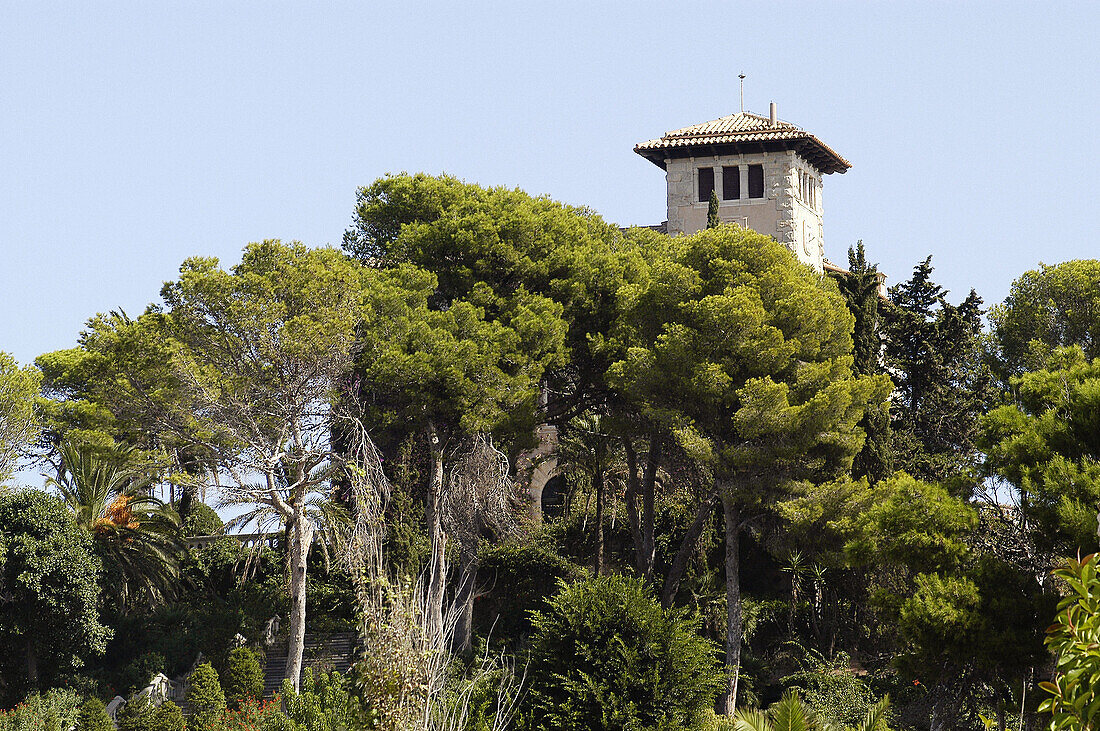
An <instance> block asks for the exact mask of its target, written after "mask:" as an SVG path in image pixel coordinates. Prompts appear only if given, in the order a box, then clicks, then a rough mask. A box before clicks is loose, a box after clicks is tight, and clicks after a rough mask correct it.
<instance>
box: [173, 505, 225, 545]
mask: <svg viewBox="0 0 1100 731" xmlns="http://www.w3.org/2000/svg"><path fill="white" fill-rule="evenodd" d="M224 530H225V523H223V522H222V519H221V518H220V517H218V513H217V511H215V510H214V508H212V507H210V506H209V505H207V504H206V503H202V502H198V501H195V502H193V503H191V509H190V510H188V511H187V515H185V516H183V532H184V533H185V534H186V535H187V536H188V537H189V538H190V537H191V536H216V535H219V534H220V533H222V532H223V531H224Z"/></svg>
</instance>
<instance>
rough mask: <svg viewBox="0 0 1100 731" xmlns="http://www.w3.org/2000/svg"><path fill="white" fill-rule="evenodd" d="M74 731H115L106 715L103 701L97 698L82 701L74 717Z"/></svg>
mask: <svg viewBox="0 0 1100 731" xmlns="http://www.w3.org/2000/svg"><path fill="white" fill-rule="evenodd" d="M75 731H115V725H114V723H112V722H111V717H110V716H108V715H107V709H106V708H105V707H104V706H103V701H101V700H99V699H98V698H89V699H88V700H86V701H84V704H83V705H82V706H80V713H78V714H77V717H76V729H75Z"/></svg>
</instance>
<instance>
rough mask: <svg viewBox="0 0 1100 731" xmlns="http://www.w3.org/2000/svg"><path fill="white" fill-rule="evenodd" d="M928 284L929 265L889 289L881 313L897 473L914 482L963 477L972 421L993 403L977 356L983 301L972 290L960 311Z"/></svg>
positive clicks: (970, 455) (971, 452) (969, 459)
mask: <svg viewBox="0 0 1100 731" xmlns="http://www.w3.org/2000/svg"><path fill="white" fill-rule="evenodd" d="M947 294H948V293H947V292H946V291H945V290H944V289H943V288H942V287H941V286H940V285H938V284H936V283H935V282H934V281H932V260H931V257H929V258H927V259H925V260H924V261H923V262H921V263H920V264H918V265H917V266H916V267H914V269H913V275H912V277H910V279H909V280H908V281H905V282H901V283H899V284H897V285H895V286H893V287H891V288H890V304H889V305H888V306H887V307H886V308H885V311H884V319H885V333H886V347H885V361H886V367H887V370H888V371H889V373H890V374H891V377H892V378H893V380H894V382H895V384H896V386H897V392H896V394H895V398H894V409H893V410H892V416H893V432H894V435H893V441H894V452H895V454H896V464H895V466H896V467H897V468H899V469H904V470H905V471H907V472H909V473H910V474H912V475H913V476H915V477H920V478H922V479H927V480H944V479H948V478H956V477H960V476H962V479H961V480H960V482H961V484H962V485H963V487H960V488H959V489H969V487H967V486H966V485H967V482H968V480H969V479H972V478H970V477H967V476H966V475H965V473H966V472H967V470H968V467H969V466H970V465H972V464H973V462H974V458H975V446H974V439H975V436H976V434H977V429H978V419H979V417H980V416H981V415H982V413H984V411H985V409H986V408H987V406H988V405H989V403H990V401H991V399H992V392H991V388H990V378H989V375H988V372H987V370H986V369H985V368H984V367H983V365H982V363H981V357H980V340H979V335H980V333H981V328H982V321H981V315H982V310H981V305H982V300H981V298H980V297H979V296H978V295H977V293H975V292H973V291H971V292H970V293H969V294H968V295H967V296H966V298H965V299H964V300H963V301H962V302H961V303H960V304H958V305H952V304H951V303H950V302H948V301H947Z"/></svg>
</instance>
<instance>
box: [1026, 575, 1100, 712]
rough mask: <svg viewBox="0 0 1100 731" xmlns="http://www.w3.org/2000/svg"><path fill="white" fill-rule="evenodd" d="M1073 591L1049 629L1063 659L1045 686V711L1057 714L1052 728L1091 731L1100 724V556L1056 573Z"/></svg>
mask: <svg viewBox="0 0 1100 731" xmlns="http://www.w3.org/2000/svg"><path fill="white" fill-rule="evenodd" d="M1053 574H1054V576H1056V577H1058V578H1059V579H1061V580H1062V581H1063V582H1065V585H1066V587H1068V589H1069V591H1068V592H1067V594H1068V595H1067V596H1066V598H1064V599H1063V600H1062V601H1061V602H1059V603H1058V616H1057V617H1056V618H1055V619H1054V624H1052V625H1051V626H1050V627H1048V628H1047V639H1046V643H1047V647H1049V648H1050V651H1051V652H1052V653H1054V656H1055V657H1057V658H1058V663H1057V667H1056V670H1055V672H1054V677H1053V678H1051V681H1050V682H1048V681H1044V682H1042V683H1039V686H1040V687H1041V688H1042V689H1043V690H1045V691H1046V692H1047V693H1049V694H1050V697H1049V698H1045V699H1044V700H1043V702H1042V703H1041V704H1040V705H1039V710H1040V711H1043V712H1046V713H1049V714H1051V720H1050V728H1051V729H1052V731H1059V730H1060V729H1091V728H1095V727H1096V722H1097V720H1098V719H1100V662H1098V661H1097V652H1096V639H1097V637H1098V636H1100V573H1098V572H1097V555H1096V554H1092V555H1090V556H1086V557H1085V558H1083V559H1081V560H1080V561H1074V560H1072V559H1070V560H1068V561H1066V565H1065V566H1063V567H1062V568H1060V569H1057V570H1056V571H1054V572H1053Z"/></svg>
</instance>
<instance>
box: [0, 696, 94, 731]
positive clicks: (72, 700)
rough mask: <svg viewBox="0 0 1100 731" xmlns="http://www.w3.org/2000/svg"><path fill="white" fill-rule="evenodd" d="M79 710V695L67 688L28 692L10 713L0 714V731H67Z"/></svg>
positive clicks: (74, 721) (73, 722)
mask: <svg viewBox="0 0 1100 731" xmlns="http://www.w3.org/2000/svg"><path fill="white" fill-rule="evenodd" d="M79 711H80V695H79V694H78V693H77V692H76V691H75V690H71V689H69V688H51V689H50V690H49V691H47V692H46V693H43V694H39V693H31V694H30V695H29V696H27V697H26V699H24V700H23V701H22V702H21V703H20V704H19V705H17V706H16V707H15V708H13V709H11V710H10V711H0V731H70V729H72V728H73V726H74V725H75V724H76V720H77V715H78V714H79Z"/></svg>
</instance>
